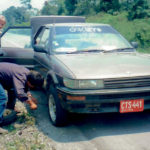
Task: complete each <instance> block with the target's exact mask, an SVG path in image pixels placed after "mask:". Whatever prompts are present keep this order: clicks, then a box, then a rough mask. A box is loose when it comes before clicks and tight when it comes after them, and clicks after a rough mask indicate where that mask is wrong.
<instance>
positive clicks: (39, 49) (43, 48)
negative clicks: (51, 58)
mask: <svg viewBox="0 0 150 150" xmlns="http://www.w3.org/2000/svg"><path fill="white" fill-rule="evenodd" d="M33 48H34V51H35V52H40V53H47V50H46V49H45V47H44V46H40V45H33Z"/></svg>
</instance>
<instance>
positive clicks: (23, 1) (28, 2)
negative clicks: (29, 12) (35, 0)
mask: <svg viewBox="0 0 150 150" xmlns="http://www.w3.org/2000/svg"><path fill="white" fill-rule="evenodd" d="M20 2H21V4H22V5H23V7H25V8H27V9H31V8H32V5H31V0H20Z"/></svg>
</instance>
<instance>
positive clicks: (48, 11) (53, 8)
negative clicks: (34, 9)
mask: <svg viewBox="0 0 150 150" xmlns="http://www.w3.org/2000/svg"><path fill="white" fill-rule="evenodd" d="M57 12H58V7H57V5H54V4H50V2H48V1H46V2H45V3H44V7H43V8H42V10H41V15H56V14H57Z"/></svg>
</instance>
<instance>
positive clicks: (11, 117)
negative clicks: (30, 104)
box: [0, 110, 17, 126]
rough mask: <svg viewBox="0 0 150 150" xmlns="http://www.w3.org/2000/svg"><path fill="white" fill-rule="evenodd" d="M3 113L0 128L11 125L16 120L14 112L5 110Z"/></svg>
mask: <svg viewBox="0 0 150 150" xmlns="http://www.w3.org/2000/svg"><path fill="white" fill-rule="evenodd" d="M7 111H8V112H7V113H6V111H5V112H4V115H3V120H2V122H1V123H0V126H6V125H9V124H11V123H13V122H14V121H15V120H16V119H17V113H16V112H15V111H14V110H7Z"/></svg>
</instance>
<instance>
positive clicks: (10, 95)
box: [7, 89, 16, 109]
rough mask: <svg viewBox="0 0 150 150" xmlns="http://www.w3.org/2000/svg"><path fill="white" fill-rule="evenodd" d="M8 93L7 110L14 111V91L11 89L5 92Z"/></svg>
mask: <svg viewBox="0 0 150 150" xmlns="http://www.w3.org/2000/svg"><path fill="white" fill-rule="evenodd" d="M7 92H8V102H7V108H8V109H14V108H15V104H16V96H15V91H14V90H13V89H10V90H7Z"/></svg>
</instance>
